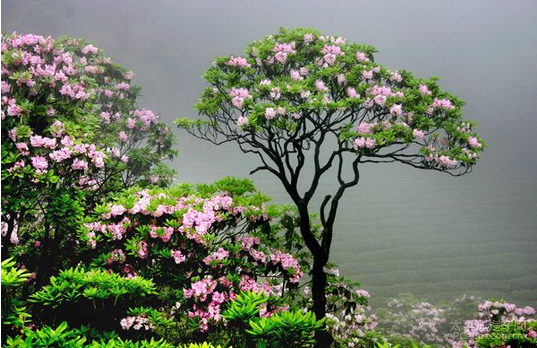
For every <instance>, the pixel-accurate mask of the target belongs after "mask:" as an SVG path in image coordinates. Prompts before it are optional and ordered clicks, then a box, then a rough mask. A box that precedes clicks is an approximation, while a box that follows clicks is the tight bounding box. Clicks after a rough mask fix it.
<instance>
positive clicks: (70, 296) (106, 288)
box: [30, 267, 156, 309]
mask: <svg viewBox="0 0 537 348" xmlns="http://www.w3.org/2000/svg"><path fill="white" fill-rule="evenodd" d="M155 293H156V290H155V284H154V283H153V282H152V281H151V280H146V279H143V278H141V277H136V278H124V277H121V276H120V275H119V274H116V273H108V272H106V271H102V270H99V269H92V270H89V271H85V270H84V269H82V268H78V267H77V268H70V269H68V270H64V271H61V272H60V274H59V276H57V277H51V278H50V284H49V285H47V286H45V287H43V289H41V290H40V291H39V292H37V293H35V294H33V295H32V296H31V297H30V302H33V303H41V304H43V305H45V306H51V307H52V308H57V307H59V306H61V305H62V304H64V303H69V302H76V301H78V300H79V299H82V298H85V299H88V300H91V301H92V302H93V303H94V305H95V309H97V304H98V303H102V302H103V301H105V300H109V299H112V300H113V304H114V305H115V304H117V301H118V300H120V299H125V300H127V299H137V298H140V297H145V296H148V295H152V294H155Z"/></svg>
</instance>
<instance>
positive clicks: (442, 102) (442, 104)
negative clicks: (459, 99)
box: [432, 98, 455, 110]
mask: <svg viewBox="0 0 537 348" xmlns="http://www.w3.org/2000/svg"><path fill="white" fill-rule="evenodd" d="M432 107H433V108H439V109H444V110H453V109H455V106H454V105H453V103H452V102H451V100H448V99H438V98H434V102H433V105H432Z"/></svg>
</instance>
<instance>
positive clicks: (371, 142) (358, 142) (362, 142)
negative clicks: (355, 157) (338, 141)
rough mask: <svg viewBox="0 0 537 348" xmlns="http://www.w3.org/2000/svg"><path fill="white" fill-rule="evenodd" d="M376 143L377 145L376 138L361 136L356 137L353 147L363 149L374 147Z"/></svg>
mask: <svg viewBox="0 0 537 348" xmlns="http://www.w3.org/2000/svg"><path fill="white" fill-rule="evenodd" d="M376 145H377V142H376V141H375V139H374V138H364V137H359V138H356V139H354V144H353V148H354V149H355V150H358V149H363V148H368V149H373V148H374V147H375V146H376Z"/></svg>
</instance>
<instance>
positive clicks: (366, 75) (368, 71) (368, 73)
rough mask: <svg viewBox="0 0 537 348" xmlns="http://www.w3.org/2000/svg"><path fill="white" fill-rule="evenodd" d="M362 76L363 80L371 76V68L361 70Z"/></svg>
mask: <svg viewBox="0 0 537 348" xmlns="http://www.w3.org/2000/svg"><path fill="white" fill-rule="evenodd" d="M362 78H363V79H365V80H370V79H372V78H373V70H364V71H362Z"/></svg>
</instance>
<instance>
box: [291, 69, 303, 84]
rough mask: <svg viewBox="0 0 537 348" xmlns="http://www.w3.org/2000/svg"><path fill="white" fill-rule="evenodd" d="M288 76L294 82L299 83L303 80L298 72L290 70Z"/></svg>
mask: <svg viewBox="0 0 537 348" xmlns="http://www.w3.org/2000/svg"><path fill="white" fill-rule="evenodd" d="M289 75H291V78H292V79H293V80H295V81H301V80H303V79H304V78H303V77H302V75H300V72H299V71H298V70H292V69H291V71H289Z"/></svg>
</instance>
